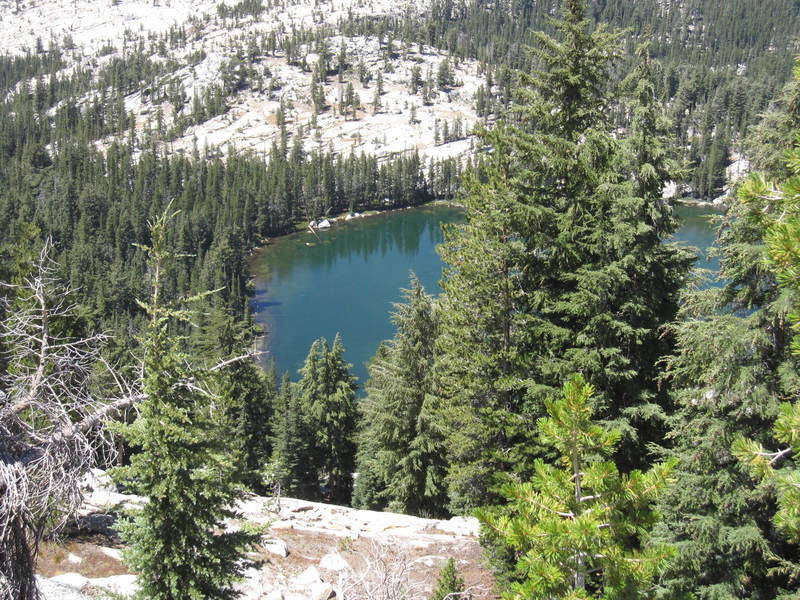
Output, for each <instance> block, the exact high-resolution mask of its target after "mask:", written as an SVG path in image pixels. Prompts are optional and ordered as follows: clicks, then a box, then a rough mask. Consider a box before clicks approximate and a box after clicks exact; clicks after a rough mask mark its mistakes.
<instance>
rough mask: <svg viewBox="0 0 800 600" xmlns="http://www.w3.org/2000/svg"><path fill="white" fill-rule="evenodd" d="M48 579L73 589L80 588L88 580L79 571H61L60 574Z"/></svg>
mask: <svg viewBox="0 0 800 600" xmlns="http://www.w3.org/2000/svg"><path fill="white" fill-rule="evenodd" d="M50 581H53V582H55V583H57V584H59V585H64V586H66V587H70V588H72V589H74V590H80V589H82V588H83V587H84V586H85V585H86V584H87V583H89V580H88V579H87V578H86V577H84V576H83V575H81V574H80V573H62V574H61V575H56V576H55V577H51V578H50Z"/></svg>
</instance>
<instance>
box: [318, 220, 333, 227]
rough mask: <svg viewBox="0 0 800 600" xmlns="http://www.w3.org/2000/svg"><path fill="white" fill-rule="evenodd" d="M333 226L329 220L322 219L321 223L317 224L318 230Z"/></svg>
mask: <svg viewBox="0 0 800 600" xmlns="http://www.w3.org/2000/svg"><path fill="white" fill-rule="evenodd" d="M330 226H331V222H330V221H329V220H328V219H322V221H320V222H319V223H317V229H328V228H329V227H330Z"/></svg>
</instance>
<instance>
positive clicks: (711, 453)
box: [659, 175, 800, 599]
mask: <svg viewBox="0 0 800 600" xmlns="http://www.w3.org/2000/svg"><path fill="white" fill-rule="evenodd" d="M766 182H767V179H765V177H764V176H763V175H762V176H755V177H754V179H752V180H751V181H750V182H748V183H747V184H746V185H744V186H743V187H742V190H741V192H740V196H741V200H739V199H737V200H736V201H734V202H733V203H732V204H731V206H730V207H729V208H728V211H727V213H726V215H725V216H724V218H722V219H721V222H720V225H719V230H718V231H719V232H718V241H717V244H716V248H715V250H714V252H715V254H716V255H718V256H719V257H720V270H719V275H718V278H719V280H720V281H721V282H723V283H724V285H722V286H721V287H713V288H710V289H706V290H699V291H698V290H691V288H690V290H689V291H687V293H686V299H685V302H684V304H683V308H682V309H681V313H680V315H679V318H678V320H677V321H676V323H675V324H674V325H672V326H671V327H670V329H671V335H674V336H675V338H676V342H677V344H676V345H677V353H676V355H675V356H674V357H672V358H670V359H669V360H668V361H666V363H665V367H666V378H667V381H669V384H670V388H671V389H672V395H673V398H674V403H675V406H676V410H675V414H674V415H673V416H672V417H671V418H670V432H669V439H672V440H674V444H673V446H672V448H671V449H670V451H669V454H670V455H671V456H674V457H675V458H676V459H677V460H678V463H677V466H676V469H675V479H676V484H675V485H674V486H673V487H672V488H671V489H670V490H669V492H668V493H667V494H665V495H664V497H663V501H662V503H661V511H662V513H663V515H664V520H663V523H662V524H661V525H660V526H659V536H660V537H661V538H662V539H664V540H665V541H667V542H669V543H672V544H674V545H676V546H677V548H678V550H679V552H680V554H681V556H682V558H683V560H681V561H676V563H675V564H673V565H672V566H671V568H670V569H669V570H668V572H667V573H666V574H665V576H664V578H663V580H662V583H661V590H660V595H661V596H663V597H666V598H673V597H686V596H689V595H692V596H695V597H724V598H758V599H772V598H778V597H781V596H782V595H783V594H784V593H786V592H787V590H789V589H792V588H791V586H792V585H793V583H792V581H793V580H794V579H795V578H796V576H797V574H798V573H800V564H798V560H797V556H798V553H797V552H798V547H797V545H795V544H790V543H787V541H786V540H785V539H784V538H783V537H782V536H781V535H780V534H779V532H777V531H776V530H775V528H774V525H773V523H772V519H773V517H774V514H775V509H774V503H775V494H774V490H773V489H771V486H770V485H769V482H760V483H754V482H753V481H752V479H751V478H750V477H749V476H748V474H747V473H746V471H745V469H744V468H743V467H742V465H741V464H740V463H739V462H738V461H737V460H736V458H735V457H734V455H733V453H732V452H731V444H732V443H733V442H734V440H736V439H737V438H747V439H750V440H753V441H754V442H756V443H759V444H762V445H765V446H768V445H770V443H771V440H770V435H769V431H770V429H771V427H772V425H773V423H774V421H775V418H776V417H777V416H778V414H779V411H780V404H781V402H782V401H783V400H784V399H785V398H787V397H790V396H791V395H793V394H794V393H796V390H797V389H798V388H800V378H798V375H797V364H796V358H794V357H793V356H792V355H791V352H790V345H791V343H792V339H793V332H792V331H791V328H790V326H789V322H788V321H787V307H788V306H790V305H791V295H790V294H788V293H787V291H786V290H781V289H780V288H779V286H778V285H777V280H776V276H775V273H774V271H773V269H770V268H765V265H766V262H767V261H766V254H767V248H766V242H765V240H766V238H767V228H768V225H769V223H770V222H772V221H774V220H777V219H778V218H780V215H781V214H782V208H781V207H780V205H779V203H776V202H775V198H774V197H773V196H774V195H775V194H774V191H773V190H772V189H771V186H769V185H767V183H766Z"/></svg>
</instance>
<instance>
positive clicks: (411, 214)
mask: <svg viewBox="0 0 800 600" xmlns="http://www.w3.org/2000/svg"><path fill="white" fill-rule="evenodd" d="M710 213H711V211H710V210H709V209H708V208H704V207H691V206H687V207H681V208H680V214H681V216H682V217H683V226H682V228H681V230H680V231H679V232H678V233H677V234H676V239H679V240H681V241H684V242H686V243H687V244H689V245H692V246H697V247H698V248H700V249H701V250H704V249H706V248H707V247H708V246H710V245H711V243H712V242H713V240H714V232H713V228H712V226H711V223H710V220H709V216H708V215H709V214H710ZM462 214H463V213H462V211H461V210H459V209H458V208H454V207H449V206H444V205H428V206H424V207H421V208H414V209H407V210H400V211H393V212H387V213H383V214H380V215H375V216H371V217H368V218H363V219H354V220H351V221H348V222H346V223H342V224H340V225H338V226H336V227H333V228H331V229H329V230H324V231H320V232H319V237H320V240H321V241H318V240H317V239H316V238H315V237H314V236H313V235H312V234H311V233H308V232H302V233H296V234H292V235H288V236H284V237H281V238H277V239H276V240H274V242H273V243H272V244H270V245H269V246H267V247H265V248H262V249H261V250H260V251H258V252H257V253H256V254H255V255H254V257H253V261H252V265H251V267H252V272H253V275H254V278H255V284H256V294H255V297H254V299H253V310H254V313H255V318H256V320H257V322H258V323H259V324H261V325H262V326H263V327H264V330H265V333H266V337H265V341H264V350H267V351H268V354H266V355H265V362H266V361H268V360H274V361H275V366H276V369H277V372H278V374H281V373H283V372H284V371H288V372H289V375H290V376H291V378H292V379H296V378H297V370H298V369H299V368H300V367H301V366H302V364H303V360H304V359H305V356H306V354H307V353H308V349H309V346H310V345H311V343H312V342H313V341H314V340H315V339H317V338H319V337H321V336H324V337H326V338H328V340H329V341H333V338H334V336H335V335H336V333H337V332H339V333H341V335H342V341H343V342H344V345H345V348H346V350H347V351H346V357H347V360H348V361H349V362H350V363H352V365H353V368H352V373H353V374H354V375H355V376H356V377H358V380H359V384H360V385H362V386H363V384H364V382H365V381H366V376H367V370H366V366H365V363H366V362H367V361H368V360H369V358H370V357H371V356H372V355H373V354H374V353H375V350H376V349H377V347H378V344H379V343H380V341H381V340H385V339H388V338H390V337H392V335H394V328H393V326H392V323H391V322H390V320H389V313H390V312H391V311H392V303H393V302H397V301H399V300H400V299H401V292H400V289H401V288H405V287H408V279H409V273H410V271H412V270H413V271H414V272H415V273H416V274H417V277H418V278H419V279H420V281H421V282H422V284H423V285H424V286H425V288H426V289H427V290H428V292H429V293H433V294H438V293H439V292H440V288H439V284H438V281H439V278H440V277H441V272H442V262H441V260H440V259H439V255H438V254H437V253H436V246H437V244H439V243H440V242H441V241H442V231H441V224H442V223H455V222H458V221H460V220H461V219H462V218H463V217H462ZM309 244H311V245H309ZM698 266H701V267H705V268H712V269H716V265H715V264H714V263H709V262H708V261H706V260H701V261H699V263H698Z"/></svg>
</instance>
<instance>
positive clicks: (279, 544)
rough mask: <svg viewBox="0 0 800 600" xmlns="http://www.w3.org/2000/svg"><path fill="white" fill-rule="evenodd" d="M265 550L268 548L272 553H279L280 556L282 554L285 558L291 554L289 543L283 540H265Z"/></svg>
mask: <svg viewBox="0 0 800 600" xmlns="http://www.w3.org/2000/svg"><path fill="white" fill-rule="evenodd" d="M264 550H266V551H267V552H269V553H270V554H277V555H278V556H282V557H283V558H286V557H287V556H289V544H287V543H286V542H284V541H283V540H278V539H275V540H268V541H266V542H264Z"/></svg>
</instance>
